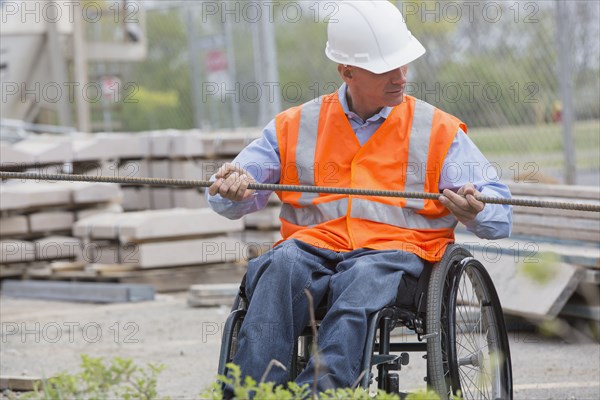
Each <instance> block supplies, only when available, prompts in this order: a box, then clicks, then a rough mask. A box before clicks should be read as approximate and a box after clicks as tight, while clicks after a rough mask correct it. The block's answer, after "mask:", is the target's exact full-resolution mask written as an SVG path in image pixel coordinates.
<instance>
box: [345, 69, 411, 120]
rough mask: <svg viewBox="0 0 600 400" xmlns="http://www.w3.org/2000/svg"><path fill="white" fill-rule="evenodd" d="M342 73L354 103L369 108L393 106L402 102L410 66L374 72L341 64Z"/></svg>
mask: <svg viewBox="0 0 600 400" xmlns="http://www.w3.org/2000/svg"><path fill="white" fill-rule="evenodd" d="M340 69H341V70H340V73H341V75H342V78H343V79H344V81H345V82H346V83H347V84H348V87H349V88H350V93H351V97H352V103H353V104H355V105H359V104H360V105H361V106H362V107H366V108H369V109H381V108H382V107H385V106H388V107H393V106H397V105H398V104H400V103H402V100H403V99H404V89H405V86H406V73H407V71H408V66H406V65H405V66H402V67H400V68H397V69H394V70H391V71H388V72H384V73H383V74H374V73H373V72H370V71H367V70H366V69H362V68H358V67H354V66H343V65H340Z"/></svg>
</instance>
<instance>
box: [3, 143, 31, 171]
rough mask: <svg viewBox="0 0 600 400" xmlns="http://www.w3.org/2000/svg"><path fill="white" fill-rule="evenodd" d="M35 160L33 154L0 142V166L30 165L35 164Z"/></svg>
mask: <svg viewBox="0 0 600 400" xmlns="http://www.w3.org/2000/svg"><path fill="white" fill-rule="evenodd" d="M34 162H35V159H34V157H33V155H32V154H29V153H26V152H24V151H22V150H19V149H16V148H14V146H13V145H12V144H10V143H8V142H0V165H2V166H11V165H13V166H14V165H30V164H34Z"/></svg>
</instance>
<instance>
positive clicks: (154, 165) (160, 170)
mask: <svg viewBox="0 0 600 400" xmlns="http://www.w3.org/2000/svg"><path fill="white" fill-rule="evenodd" d="M148 176H149V177H151V178H166V179H168V178H171V162H170V160H150V162H149V175H148Z"/></svg>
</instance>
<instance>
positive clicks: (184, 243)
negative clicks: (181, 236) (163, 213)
mask: <svg viewBox="0 0 600 400" xmlns="http://www.w3.org/2000/svg"><path fill="white" fill-rule="evenodd" d="M138 250H139V253H138V254H139V260H140V267H142V268H156V267H170V266H177V265H196V264H211V263H227V262H233V261H239V260H242V259H243V254H242V252H243V250H244V248H243V244H242V243H241V242H239V241H237V240H234V239H232V238H229V237H226V236H217V237H212V238H206V239H194V240H175V241H168V242H159V243H141V244H139V246H138Z"/></svg>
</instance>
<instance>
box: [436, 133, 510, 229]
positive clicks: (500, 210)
mask: <svg viewBox="0 0 600 400" xmlns="http://www.w3.org/2000/svg"><path fill="white" fill-rule="evenodd" d="M469 182H470V183H472V184H473V185H474V186H475V188H476V189H477V190H478V191H479V192H481V194H482V195H484V196H490V197H501V198H510V197H511V194H510V190H509V189H508V187H507V186H506V185H505V184H504V183H502V182H500V177H499V176H498V172H497V171H496V168H495V167H494V164H492V163H490V162H489V161H488V160H487V159H486V158H485V156H484V155H483V154H482V153H481V151H480V150H479V149H478V148H477V146H476V145H475V143H473V141H472V140H471V139H470V138H469V137H468V136H467V135H466V133H465V132H463V131H462V130H461V129H459V131H458V133H457V134H456V137H455V138H454V141H453V142H452V144H451V145H450V149H449V150H448V154H447V155H446V159H445V160H444V165H443V168H442V175H441V177H440V182H439V190H440V192H441V191H443V190H444V189H450V190H452V191H457V190H458V189H460V188H461V187H462V186H464V185H465V184H467V183H469ZM466 227H467V230H468V231H469V232H472V233H474V234H475V235H477V236H478V237H480V238H482V239H501V238H505V237H508V236H510V233H511V230H512V207H511V206H509V205H503V204H486V205H485V207H484V209H483V211H481V212H480V213H479V214H477V217H476V218H475V219H474V220H473V221H471V222H469V223H467V224H466Z"/></svg>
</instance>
